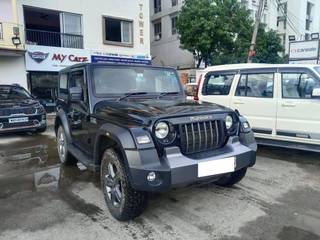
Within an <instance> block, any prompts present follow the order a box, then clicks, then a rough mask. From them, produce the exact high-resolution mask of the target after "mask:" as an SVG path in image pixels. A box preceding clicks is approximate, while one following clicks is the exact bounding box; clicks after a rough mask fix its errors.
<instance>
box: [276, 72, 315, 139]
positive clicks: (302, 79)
mask: <svg viewBox="0 0 320 240" xmlns="http://www.w3.org/2000/svg"><path fill="white" fill-rule="evenodd" d="M279 79H280V85H281V88H280V89H279V95H280V97H279V102H278V113H277V125H276V134H277V138H280V139H282V140H289V141H299V142H304V143H315V144H320V99H318V98H312V91H313V89H314V88H320V79H319V77H318V75H316V74H315V73H314V72H313V71H312V70H310V69H308V68H283V69H280V70H279Z"/></svg>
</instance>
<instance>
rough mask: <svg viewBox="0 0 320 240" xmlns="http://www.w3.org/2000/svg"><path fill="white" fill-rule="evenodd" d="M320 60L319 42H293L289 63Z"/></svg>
mask: <svg viewBox="0 0 320 240" xmlns="http://www.w3.org/2000/svg"><path fill="white" fill-rule="evenodd" d="M318 59H319V40H313V41H301V42H291V43H290V49H289V61H290V62H292V61H306V60H315V63H317V60H318Z"/></svg>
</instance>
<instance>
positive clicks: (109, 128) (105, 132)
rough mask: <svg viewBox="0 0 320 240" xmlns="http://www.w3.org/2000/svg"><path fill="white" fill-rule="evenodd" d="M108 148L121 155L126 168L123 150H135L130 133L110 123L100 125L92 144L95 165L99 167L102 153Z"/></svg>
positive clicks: (126, 163)
mask: <svg viewBox="0 0 320 240" xmlns="http://www.w3.org/2000/svg"><path fill="white" fill-rule="evenodd" d="M110 147H112V148H115V150H116V151H117V152H118V153H119V154H121V157H122V158H123V160H124V161H125V162H124V164H125V165H126V167H128V162H127V158H126V154H125V150H126V149H136V144H135V142H134V139H133V137H132V135H131V133H130V131H129V130H128V129H125V128H122V127H119V126H117V125H115V124H111V123H106V124H104V125H102V127H101V128H100V129H99V131H98V133H97V135H96V139H95V144H94V154H93V155H94V156H93V158H94V164H95V165H98V166H100V164H101V158H102V155H103V153H104V151H105V150H106V149H108V148H110Z"/></svg>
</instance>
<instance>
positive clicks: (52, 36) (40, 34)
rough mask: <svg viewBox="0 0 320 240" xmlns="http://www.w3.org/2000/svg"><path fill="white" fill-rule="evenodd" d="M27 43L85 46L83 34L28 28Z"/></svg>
mask: <svg viewBox="0 0 320 240" xmlns="http://www.w3.org/2000/svg"><path fill="white" fill-rule="evenodd" d="M26 43H27V44H32V45H42V46H51V47H65V48H83V36H82V35H75V34H67V33H60V32H50V31H42V30H34V29H26Z"/></svg>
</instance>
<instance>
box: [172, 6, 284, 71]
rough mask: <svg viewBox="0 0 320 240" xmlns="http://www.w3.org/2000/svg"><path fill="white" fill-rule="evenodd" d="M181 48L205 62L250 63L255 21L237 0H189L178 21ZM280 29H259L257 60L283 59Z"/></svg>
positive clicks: (275, 61)
mask: <svg viewBox="0 0 320 240" xmlns="http://www.w3.org/2000/svg"><path fill="white" fill-rule="evenodd" d="M177 28H178V32H179V34H180V43H181V48H183V49H186V50H188V51H190V52H192V53H193V55H194V56H195V58H196V59H197V61H198V67H199V65H200V63H201V61H204V62H205V65H206V66H207V65H209V64H212V65H215V64H225V63H240V62H246V60H247V54H248V50H249V46H250V41H251V36H252V31H253V21H252V20H251V18H250V12H249V11H248V10H247V9H246V8H245V7H243V6H242V5H241V4H240V3H239V2H238V1H237V0H185V4H184V6H183V7H182V9H181V12H180V14H179V17H178V22H177ZM281 51H283V48H282V46H281V42H280V39H279V38H278V36H277V34H276V32H274V31H268V32H266V31H265V28H264V26H261V28H260V29H259V34H258V39H257V56H256V57H255V59H254V61H255V62H269V63H270V62H273V63H278V62H281V61H282V59H281V58H280V57H279V56H278V52H281Z"/></svg>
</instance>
